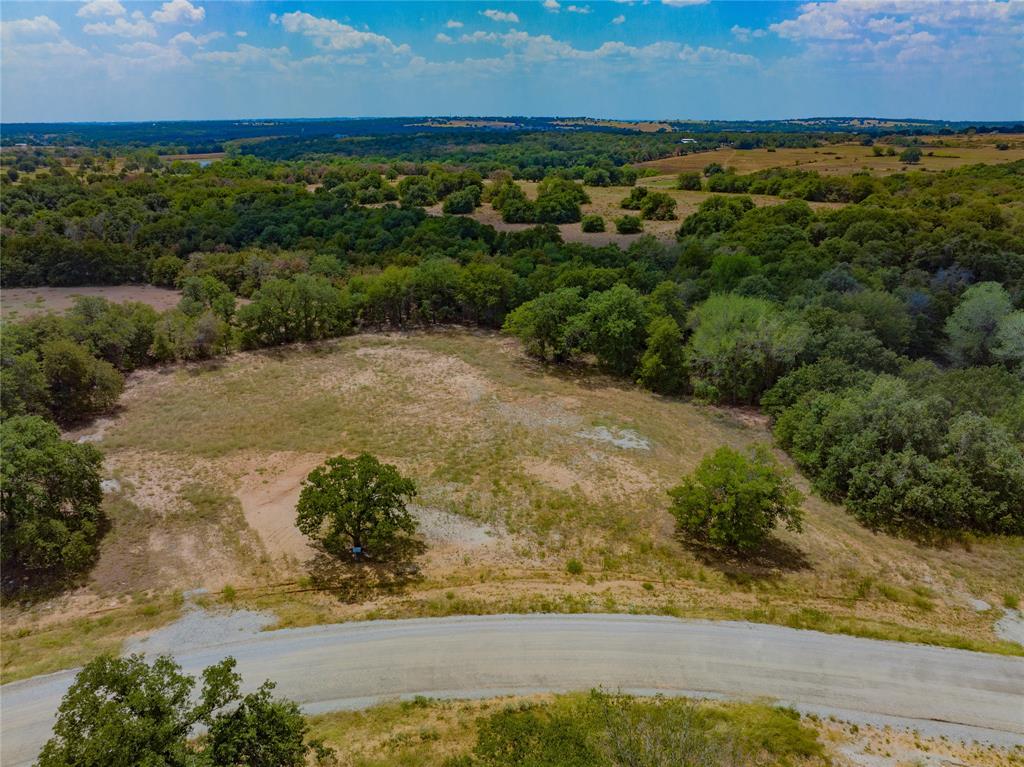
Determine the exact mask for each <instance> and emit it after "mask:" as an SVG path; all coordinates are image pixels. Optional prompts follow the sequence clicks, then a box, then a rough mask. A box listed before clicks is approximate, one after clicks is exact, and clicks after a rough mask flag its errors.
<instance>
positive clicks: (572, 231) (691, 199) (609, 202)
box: [427, 165, 844, 248]
mask: <svg viewBox="0 0 1024 767" xmlns="http://www.w3.org/2000/svg"><path fill="white" fill-rule="evenodd" d="M701 167H704V166H703V165H702V166H701ZM675 181H676V177H675V176H674V175H673V176H650V177H648V178H642V179H640V180H639V181H638V182H637V184H638V186H647V187H652V188H656V189H658V191H661V192H666V193H667V194H668V195H669V196H671V197H672V199H674V200H675V201H676V205H677V207H676V215H677V218H676V220H674V221H644V230H643V232H642V233H641V234H618V233H617V232H616V231H615V219H617V218H621V217H622V216H624V215H627V214H629V215H638V214H637V211H634V210H626V209H624V208H622V207H621V206H620V203H621V202H622V200H623V199H625V198H626V197H628V196H629V192H630V187H628V186H603V187H602V186H588V187H587V188H586V189H587V194H588V195H589V196H590V202H589V203H585V204H584V205H582V206H581V208H582V210H583V213H584V215H587V214H597V215H599V216H601V217H603V218H604V224H605V229H606V231H604V232H584V231H583V230H582V229H581V228H580V225H579V224H578V223H575V224H559V226H558V229H559V231H561V233H562V239H564V240H565V241H566V242H582V243H585V244H587V245H607V244H609V243H615V244H617V245H620V246H621V247H624V248H625V247H629V244H630V243H631V242H634V241H635V240H637V239H638V238H639V237H641V236H642V235H643V234H653V235H654V236H655V237H657V238H658V239H659V240H662V241H664V242H670V241H674V240H675V236H676V231H677V230H678V229H679V224H680V222H682V220H683V219H684V218H686V217H687V216H689V215H690V214H691V213H695V212H696V211H697V208H698V207H700V204H701V203H702V202H704V200H706V199H707V198H708V197H710V196H711V193H710V192H691V191H683V190H679V189H675V188H674V186H675ZM518 183H519V185H520V186H521V187H522V188H523V190H524V191H525V192H526V195H527V196H528V197H529V198H530V199H536V197H537V186H538V185H537V183H536V182H532V181H519V182H518ZM750 197H751V199H752V200H753V201H754V204H755V205H757V206H758V207H763V206H765V205H778V204H780V203H783V202H785V200H784V199H783V198H781V197H774V196H772V195H766V194H755V195H750ZM808 204H809V205H810V206H811V207H812V208H813V209H815V210H822V209H832V208H841V207H843V205H844V203H831V202H811V203H808ZM427 210H428V212H429V213H431V214H433V215H441V205H435V206H433V207H431V208H428V209H427ZM467 215H471V216H472V217H473V218H475V219H476V220H477V221H480V222H482V223H484V224H490V225H491V226H493V227H494V228H495V229H497V230H498V231H509V232H515V231H521V230H523V229H529V228H530V227H531V226H535V225H534V224H506V223H505V222H504V221H502V220H501V214H500V213H498V212H497V211H495V210H494V209H493V208H492V207H491V206H490V205H489V204H487V203H484V205H482V206H481V207H479V208H477V209H476V211H474V212H473V213H472V214H467Z"/></svg>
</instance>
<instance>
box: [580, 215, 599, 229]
mask: <svg viewBox="0 0 1024 767" xmlns="http://www.w3.org/2000/svg"><path fill="white" fill-rule="evenodd" d="M580 229H582V230H583V231H584V232H603V231H604V219H603V218H601V216H598V215H595V214H593V213H592V214H589V215H586V216H584V217H583V219H582V220H581V221H580Z"/></svg>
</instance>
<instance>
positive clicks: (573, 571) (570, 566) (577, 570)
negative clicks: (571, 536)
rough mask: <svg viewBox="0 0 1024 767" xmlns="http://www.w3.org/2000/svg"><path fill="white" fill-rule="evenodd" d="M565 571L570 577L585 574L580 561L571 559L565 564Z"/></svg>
mask: <svg viewBox="0 0 1024 767" xmlns="http://www.w3.org/2000/svg"><path fill="white" fill-rule="evenodd" d="M565 571H566V572H567V573H569V575H582V574H583V563H582V562H580V561H579V560H578V559H570V560H569V561H568V562H566V564H565Z"/></svg>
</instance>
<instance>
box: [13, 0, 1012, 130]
mask: <svg viewBox="0 0 1024 767" xmlns="http://www.w3.org/2000/svg"><path fill="white" fill-rule="evenodd" d="M0 30H2V41H3V44H2V46H0V56H2V60H0V79H2V88H0V114H2V116H3V121H4V123H5V124H8V123H9V124H16V123H26V122H27V123H72V122H73V123H111V122H172V121H194V120H202V121H216V120H240V119H348V118H340V117H332V116H337V115H339V114H356V115H375V116H378V117H383V116H395V117H402V116H406V115H496V114H501V113H504V114H513V115H523V116H527V115H539V116H548V115H553V114H570V115H588V114H602V115H607V117H606V118H605V119H629V120H655V119H680V118H666V117H664V115H671V114H679V113H689V114H703V115H718V117H716V118H708V119H718V120H723V121H725V120H729V121H736V120H748V121H768V120H779V119H786V118H768V117H765V115H773V114H790V115H806V114H837V115H857V114H896V113H901V114H915V115H920V117H919V118H916V119H921V120H934V121H938V120H942V121H950V122H1013V121H1015V120H1016V119H1017V117H1016V115H1012V116H1008V114H1007V113H1008V112H1013V113H1019V112H1020V111H1021V110H1022V109H1024V101H1022V98H1021V91H1022V83H1024V2H1011V1H1010V0H973V1H972V2H966V1H965V2H956V1H953V0H951V1H949V2H931V3H928V2H926V3H920V2H909V1H905V0H885V2H877V3H875V2H854V1H851V0H842V1H840V2H829V1H826V2H804V3H797V2H787V1H785V0H764V1H763V2H753V1H750V0H739V1H737V2H710V1H709V0H661V1H660V2H658V1H657V0H616V2H594V0H591V2H589V3H587V2H585V1H584V0H576V2H572V3H570V2H569V0H565V1H564V2H563V1H562V0H543V1H541V0H532V1H530V2H526V1H525V0H524V1H519V2H510V1H509V0H486V1H485V2H475V1H466V2H452V1H442V0H438V1H436V2H405V1H402V2H374V1H369V2H327V1H325V2H308V1H307V0H288V1H287V2H284V1H279V0H273V1H268V0H254V1H253V2H244V3H243V2H238V3H235V2H209V1H208V0H87V1H85V2H82V1H80V2H56V1H54V0H33V1H32V2H27V1H26V0H5V2H4V7H3V20H2V22H0ZM225 114H227V115H251V116H249V117H245V116H243V117H218V115H225ZM268 114H270V115H279V117H277V118H260V117H258V116H257V115H268ZM789 119H796V118H789Z"/></svg>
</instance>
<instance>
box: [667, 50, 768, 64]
mask: <svg viewBox="0 0 1024 767" xmlns="http://www.w3.org/2000/svg"><path fill="white" fill-rule="evenodd" d="M679 59H680V60H681V61H685V62H686V63H687V64H695V65H698V66H711V67H750V66H755V65H756V64H757V63H758V62H757V59H755V58H754V57H753V56H749V55H747V54H746V53H734V52H733V51H727V50H724V49H722V48H709V47H708V46H706V45H701V46H699V47H697V48H691V47H690V46H689V45H687V46H684V47H683V49H682V50H681V51H680V52H679Z"/></svg>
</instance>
